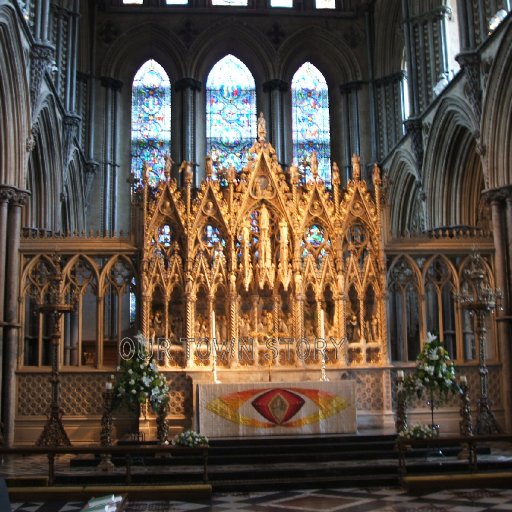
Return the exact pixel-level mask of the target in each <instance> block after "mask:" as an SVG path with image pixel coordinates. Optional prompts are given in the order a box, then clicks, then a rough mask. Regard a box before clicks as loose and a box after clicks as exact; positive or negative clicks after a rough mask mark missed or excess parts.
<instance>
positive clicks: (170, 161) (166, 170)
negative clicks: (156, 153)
mask: <svg viewBox="0 0 512 512" xmlns="http://www.w3.org/2000/svg"><path fill="white" fill-rule="evenodd" d="M164 160H165V167H164V176H165V179H166V180H169V178H170V177H171V168H172V165H173V164H174V160H173V159H172V158H171V155H169V153H167V154H166V155H165V156H164Z"/></svg>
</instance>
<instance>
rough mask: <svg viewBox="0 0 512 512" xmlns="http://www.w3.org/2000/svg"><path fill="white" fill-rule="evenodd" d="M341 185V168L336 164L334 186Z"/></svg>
mask: <svg viewBox="0 0 512 512" xmlns="http://www.w3.org/2000/svg"><path fill="white" fill-rule="evenodd" d="M340 183H341V180H340V168H339V167H338V164H337V163H336V162H333V164H332V184H333V185H339V184H340Z"/></svg>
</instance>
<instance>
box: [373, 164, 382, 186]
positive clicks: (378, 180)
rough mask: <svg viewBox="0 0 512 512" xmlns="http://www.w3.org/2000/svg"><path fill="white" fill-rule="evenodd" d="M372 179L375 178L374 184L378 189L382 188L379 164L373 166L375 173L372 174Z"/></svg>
mask: <svg viewBox="0 0 512 512" xmlns="http://www.w3.org/2000/svg"><path fill="white" fill-rule="evenodd" d="M372 178H373V184H374V185H375V186H376V187H380V186H381V185H382V180H381V178H380V168H379V166H378V165H377V163H374V164H373V173H372Z"/></svg>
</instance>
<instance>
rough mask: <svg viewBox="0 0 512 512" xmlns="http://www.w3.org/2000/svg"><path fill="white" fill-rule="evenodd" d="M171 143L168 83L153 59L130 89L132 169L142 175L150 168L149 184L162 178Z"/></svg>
mask: <svg viewBox="0 0 512 512" xmlns="http://www.w3.org/2000/svg"><path fill="white" fill-rule="evenodd" d="M170 144H171V84H170V81H169V77H168V76H167V73H166V72H165V70H164V68H162V66H160V64H158V62H156V61H154V60H152V59H151V60H148V61H147V62H146V63H144V64H143V65H142V66H141V68H140V69H139V71H137V74H136V75H135V78H134V80H133V86H132V170H133V172H134V173H135V177H137V178H140V177H141V176H142V167H143V164H144V162H147V163H148V165H149V181H150V183H151V184H152V185H155V184H156V183H157V182H158V180H159V179H160V178H161V176H162V175H163V170H164V165H165V164H164V155H165V154H167V153H169V151H170Z"/></svg>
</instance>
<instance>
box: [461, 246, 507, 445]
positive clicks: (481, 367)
mask: <svg viewBox="0 0 512 512" xmlns="http://www.w3.org/2000/svg"><path fill="white" fill-rule="evenodd" d="M464 277H465V278H466V280H467V283H468V284H469V287H468V286H466V287H465V288H463V290H462V292H461V293H460V295H459V296H458V297H457V299H458V301H459V303H460V306H461V307H462V308H464V309H466V310H468V311H469V313H470V314H471V315H472V316H476V333H477V335H478V344H479V361H478V373H479V374H480V398H479V399H478V402H477V405H478V414H477V420H476V432H477V434H482V435H486V434H496V433H500V432H501V427H500V426H499V424H498V422H497V421H496V418H495V417H494V414H493V413H492V411H491V408H490V405H489V398H488V389H489V388H488V381H487V375H488V373H489V370H488V369H487V365H486V340H485V335H486V332H487V329H486V327H485V320H486V317H487V316H489V315H490V314H491V313H492V312H494V311H495V310H496V309H499V308H500V301H501V292H500V291H499V290H492V289H491V287H490V286H489V281H488V277H487V272H486V269H485V264H484V261H483V259H482V257H481V256H480V255H479V254H477V253H475V254H473V256H472V257H471V263H470V265H469V266H468V268H467V269H466V270H464Z"/></svg>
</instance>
